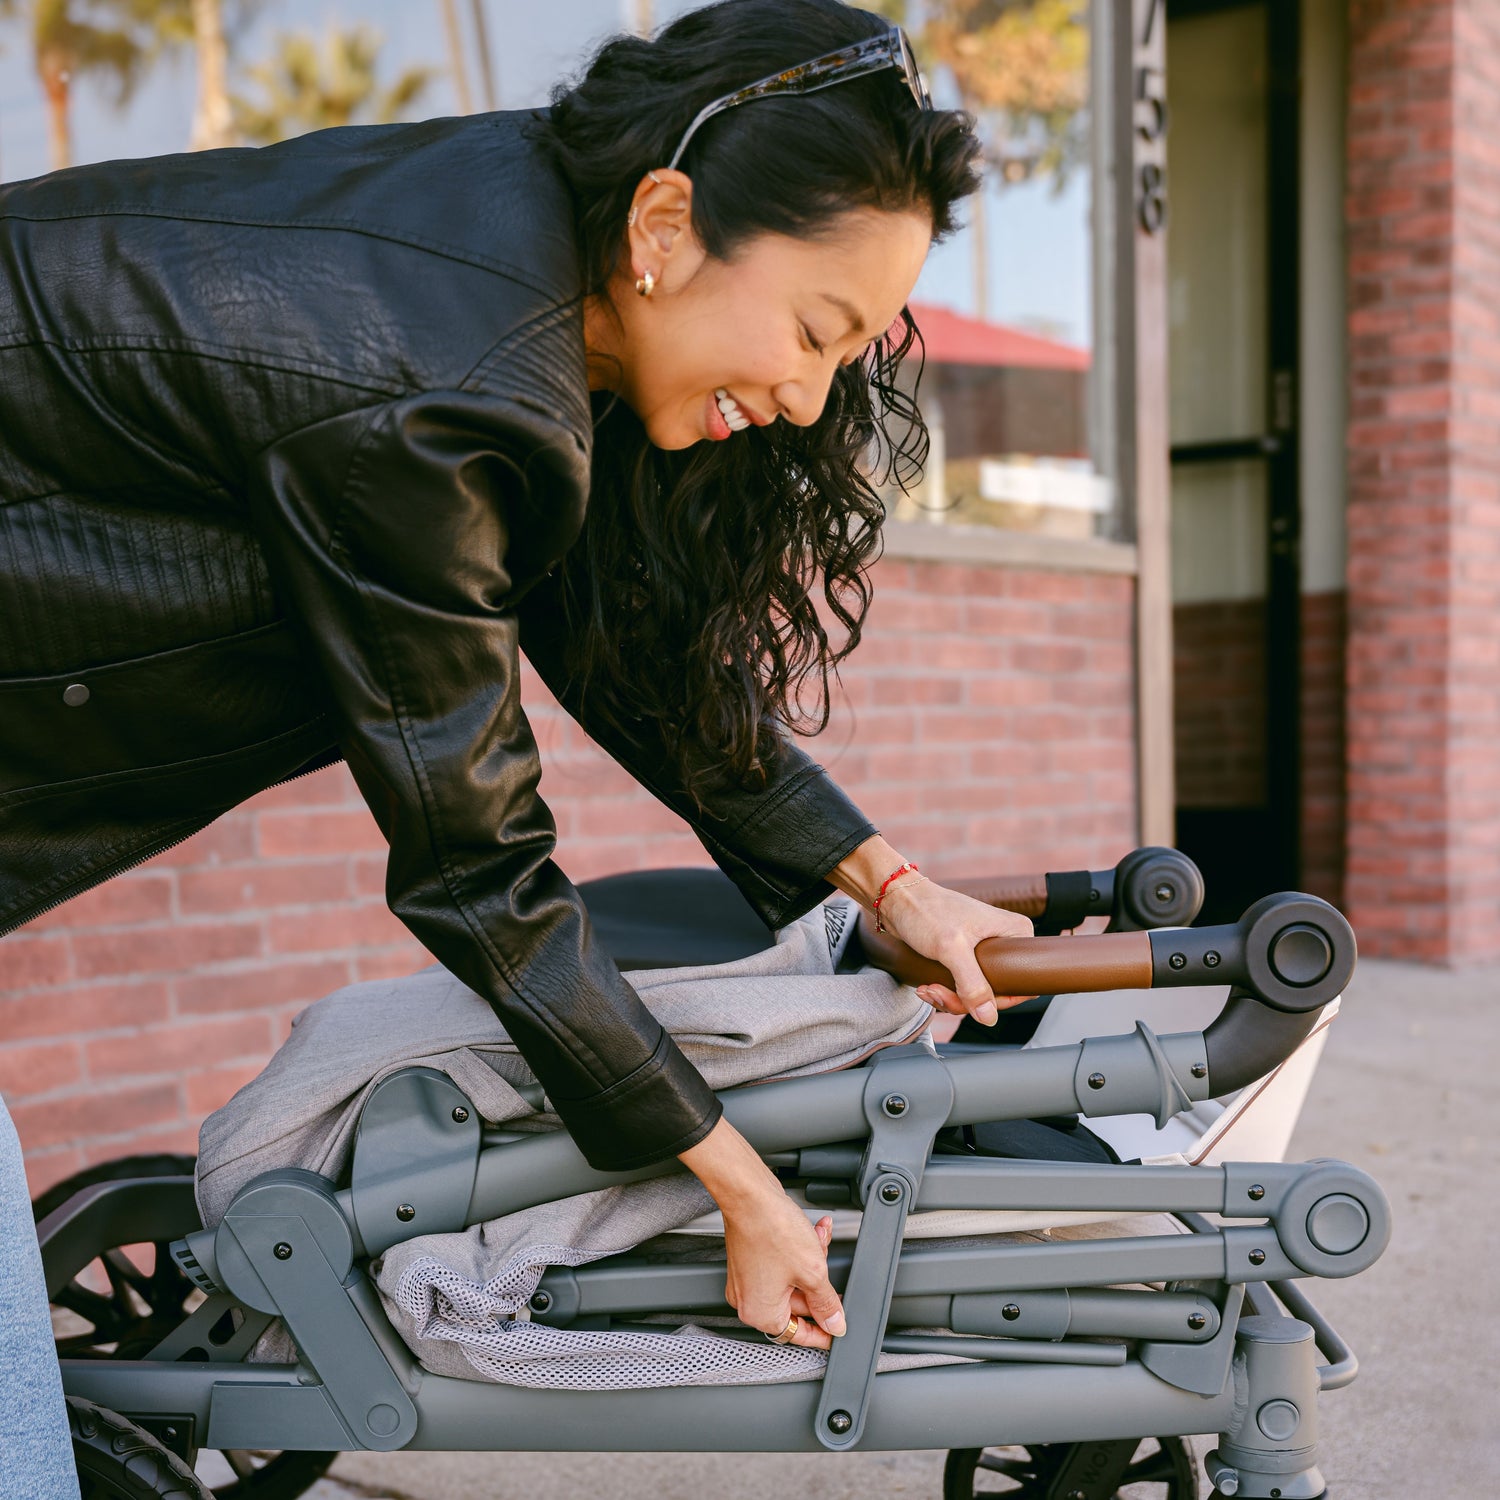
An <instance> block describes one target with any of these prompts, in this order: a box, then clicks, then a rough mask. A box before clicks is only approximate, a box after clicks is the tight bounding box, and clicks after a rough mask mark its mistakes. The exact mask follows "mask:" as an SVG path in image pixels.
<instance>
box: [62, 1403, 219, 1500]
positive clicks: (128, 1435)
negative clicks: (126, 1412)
mask: <svg viewBox="0 0 1500 1500" xmlns="http://www.w3.org/2000/svg"><path fill="white" fill-rule="evenodd" d="M68 1428H69V1431H70V1432H71V1433H72V1436H73V1462H74V1463H75V1464H76V1465H77V1467H78V1487H79V1489H80V1490H81V1491H82V1500H214V1497H213V1495H212V1494H210V1492H209V1491H208V1490H206V1489H204V1487H203V1486H202V1485H201V1484H200V1483H199V1482H198V1479H197V1477H196V1476H195V1475H194V1474H193V1471H192V1470H191V1469H190V1468H188V1466H187V1465H186V1464H185V1463H183V1461H182V1460H181V1459H180V1458H178V1456H177V1455H176V1454H175V1453H173V1452H171V1451H170V1450H169V1449H167V1448H164V1447H162V1445H161V1444H160V1443H158V1442H157V1441H156V1439H155V1438H154V1437H152V1436H151V1434H150V1433H149V1432H143V1431H142V1430H141V1429H140V1428H139V1427H137V1426H136V1425H135V1423H134V1422H127V1421H126V1420H125V1418H124V1417H121V1416H118V1415H116V1414H115V1413H114V1412H112V1411H109V1410H107V1409H106V1408H104V1407H102V1406H95V1405H94V1403H93V1402H92V1401H83V1400H80V1399H79V1398H78V1397H77V1396H69V1397H68Z"/></svg>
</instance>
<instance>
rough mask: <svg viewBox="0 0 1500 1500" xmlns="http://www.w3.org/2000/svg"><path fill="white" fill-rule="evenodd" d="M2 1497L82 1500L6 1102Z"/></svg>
mask: <svg viewBox="0 0 1500 1500" xmlns="http://www.w3.org/2000/svg"><path fill="white" fill-rule="evenodd" d="M0 1495H7V1496H9V1495H17V1496H19V1495H25V1496H27V1497H28V1500H78V1476H77V1474H76V1472H75V1471H74V1468H73V1444H72V1440H71V1439H70V1438H69V1436H68V1418H67V1414H66V1412H65V1411H64V1409H63V1393H62V1376H61V1374H60V1373H59V1371H58V1368H57V1354H56V1352H55V1350H54V1346H53V1343H52V1321H51V1319H50V1317H49V1316H48V1313H47V1290H46V1287H45V1285H44V1284H43V1282H42V1257H41V1252H40V1251H39V1250H38V1249H37V1244H36V1231H35V1229H34V1227H33V1225H32V1222H31V1198H30V1195H29V1194H28V1193H27V1190H26V1173H25V1170H24V1169H23V1167H22V1165H21V1143H20V1141H18V1140H17V1139H16V1127H15V1126H14V1125H13V1124H12V1123H11V1118H10V1112H9V1110H7V1109H6V1107H5V1101H4V1100H3V1099H0Z"/></svg>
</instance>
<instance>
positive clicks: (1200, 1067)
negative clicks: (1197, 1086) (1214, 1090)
mask: <svg viewBox="0 0 1500 1500" xmlns="http://www.w3.org/2000/svg"><path fill="white" fill-rule="evenodd" d="M1188 1072H1190V1073H1191V1074H1192V1075H1193V1077H1194V1078H1207V1077H1208V1064H1207V1063H1194V1064H1193V1065H1192V1067H1191V1068H1189V1069H1188Z"/></svg>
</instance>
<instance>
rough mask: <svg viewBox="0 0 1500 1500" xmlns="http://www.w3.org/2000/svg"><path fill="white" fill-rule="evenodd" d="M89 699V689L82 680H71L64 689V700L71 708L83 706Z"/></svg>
mask: <svg viewBox="0 0 1500 1500" xmlns="http://www.w3.org/2000/svg"><path fill="white" fill-rule="evenodd" d="M88 701H89V690H88V689H87V688H86V687H85V686H84V685H83V684H82V683H81V682H70V683H69V684H68V686H67V687H65V688H64V689H63V702H64V703H66V704H67V705H68V707H69V708H82V707H83V705H84V704H85V703H87V702H88Z"/></svg>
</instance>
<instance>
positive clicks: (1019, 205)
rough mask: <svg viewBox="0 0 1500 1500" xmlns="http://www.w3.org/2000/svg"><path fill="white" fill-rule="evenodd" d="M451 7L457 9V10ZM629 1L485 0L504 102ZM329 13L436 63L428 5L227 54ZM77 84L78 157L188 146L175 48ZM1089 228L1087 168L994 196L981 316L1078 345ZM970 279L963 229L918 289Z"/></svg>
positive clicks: (957, 286)
mask: <svg viewBox="0 0 1500 1500" xmlns="http://www.w3.org/2000/svg"><path fill="white" fill-rule="evenodd" d="M692 3H694V0H657V4H656V6H655V12H656V19H657V20H658V22H660V21H665V20H669V19H671V17H672V16H674V15H676V14H678V13H679V12H680V11H683V10H686V9H689V8H690V6H691V4H692ZM23 8H25V7H24V6H23ZM459 8H460V11H461V12H462V13H463V14H464V15H465V17H466V18H467V13H468V6H467V5H466V4H464V5H460V7H459ZM629 9H630V0H552V3H550V4H538V3H536V0H488V17H489V33H490V42H491V51H492V54H493V61H494V66H495V71H496V79H497V83H498V87H499V92H500V104H501V107H502V108H519V107H525V106H530V105H533V104H537V103H540V102H543V101H544V100H545V98H546V94H547V90H548V88H549V87H550V85H551V84H552V82H553V81H554V80H555V79H557V78H558V77H560V76H562V75H564V74H566V73H567V72H569V71H570V70H571V69H573V68H574V67H576V66H577V64H578V63H579V62H580V61H581V60H582V59H583V58H584V57H586V56H587V54H588V52H589V50H590V46H591V44H593V43H595V42H597V41H598V40H599V39H600V38H601V37H603V36H605V35H607V34H608V33H609V32H611V31H613V30H616V29H617V28H618V27H620V26H621V25H622V24H623V23H624V21H625V19H626V12H627V11H628V10H629ZM330 22H334V23H336V24H339V25H344V26H347V25H352V24H355V23H357V22H369V23H370V24H372V25H374V26H376V27H378V28H379V30H380V31H381V32H382V33H383V34H384V37H385V48H384V51H383V54H382V58H383V66H384V67H385V68H386V69H388V70H389V72H390V73H395V72H396V71H398V70H399V69H400V68H401V67H404V66H407V65H409V64H414V63H425V64H428V65H431V66H433V67H437V68H443V67H445V65H446V61H447V55H446V51H445V48H444V45H443V32H442V25H441V20H440V14H439V11H438V6H437V3H436V0H337V3H328V0H266V3H265V4H264V5H263V6H262V8H261V10H260V12H259V14H258V16H257V19H256V24H255V25H254V27H253V28H251V29H250V30H249V31H248V32H247V33H246V34H245V37H244V39H243V41H242V43H241V45H240V47H239V48H238V55H239V56H240V57H241V58H243V59H246V60H254V59H255V58H257V57H259V56H261V55H263V54H264V53H265V52H266V51H267V49H268V46H269V43H270V40H271V38H272V36H273V35H274V33H275V32H277V31H280V30H294V29H298V28H309V29H312V30H315V31H316V30H321V29H322V28H323V27H324V26H326V25H327V24H329V23H330ZM28 41H29V38H28V36H27V33H26V30H25V28H24V26H23V25H22V24H21V23H20V22H19V21H14V20H13V21H8V22H0V178H3V179H5V180H10V181H14V180H16V179H18V178H22V177H30V176H34V175H36V174H37V173H40V172H44V171H46V169H47V140H46V119H45V115H44V112H43V104H42V97H41V91H40V88H39V87H38V85H37V81H36V76H35V74H34V73H33V71H32V66H31V57H30V51H29V46H28ZM74 92H75V104H74V117H73V119H74V140H75V150H76V153H77V157H78V160H79V161H81V162H89V161H104V160H108V159H112V158H117V157H128V156H150V155H156V154H158V153H160V152H165V151H180V150H182V149H183V148H184V147H185V145H186V142H187V136H188V126H189V121H190V119H191V116H192V97H193V70H192V62H191V59H190V57H188V56H186V55H184V56H183V57H181V58H180V59H178V60H177V61H176V63H175V65H174V64H173V63H166V64H164V65H162V66H161V67H159V68H158V69H157V71H156V72H155V74H154V75H153V76H152V78H151V79H150V80H149V82H148V83H147V84H146V85H145V87H143V88H142V90H141V91H140V93H139V94H138V95H137V97H136V99H135V100H134V102H133V103H132V105H131V106H130V108H129V109H127V110H126V111H124V112H123V113H122V112H117V111H115V110H112V109H110V108H109V107H108V105H107V103H106V102H105V100H104V99H103V97H102V96H101V93H100V92H99V90H98V89H97V88H96V87H95V86H94V85H93V84H92V83H91V82H89V81H87V80H83V81H81V82H80V83H79V85H78V86H77V88H76V89H75V91H74ZM456 107H457V106H456V100H455V97H454V92H453V88H452V84H451V81H450V80H449V78H448V77H447V76H446V74H442V75H440V76H439V77H437V78H436V79H434V81H433V83H432V84H431V86H430V87H429V89H428V92H427V94H426V95H425V96H424V98H423V99H422V101H421V103H420V105H419V106H418V113H420V114H424V115H440V114H447V113H451V112H452V111H453V110H454V109H455V108H456ZM1087 230H1088V183H1087V178H1086V175H1080V176H1079V177H1078V178H1076V179H1075V180H1074V181H1073V182H1072V183H1071V184H1070V185H1069V187H1068V188H1067V189H1066V190H1065V191H1064V192H1063V193H1061V194H1054V193H1053V192H1052V190H1051V188H1050V187H1048V186H1047V185H1045V184H1023V185H1021V186H1018V187H1009V188H1006V189H1004V190H1003V191H992V192H991V194H990V203H989V240H990V253H989V257H988V258H989V297H990V316H991V317H993V318H995V319H996V320H997V321H1000V322H1009V323H1018V324H1021V325H1022V326H1030V327H1034V328H1039V329H1041V330H1043V331H1046V332H1049V333H1052V334H1054V335H1055V336H1057V337H1060V338H1063V339H1066V340H1067V341H1068V342H1070V343H1078V344H1087V343H1088V342H1089V267H1088V232H1087ZM973 283H974V271H973V258H972V252H971V249H970V246H969V244H968V240H967V236H965V235H962V234H961V235H959V236H956V237H955V238H954V239H953V240H952V241H950V242H949V243H948V244H946V245H941V246H939V247H938V248H937V249H936V250H934V252H933V254H932V256H931V258H930V259H929V261H928V264H927V268H926V270H925V271H924V272H923V276H922V282H921V285H920V286H919V288H918V296H919V298H923V299H925V300H927V301H930V302H940V303H943V304H945V305H947V306H949V307H953V308H956V309H958V310H959V311H961V312H971V311H972V310H973Z"/></svg>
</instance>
